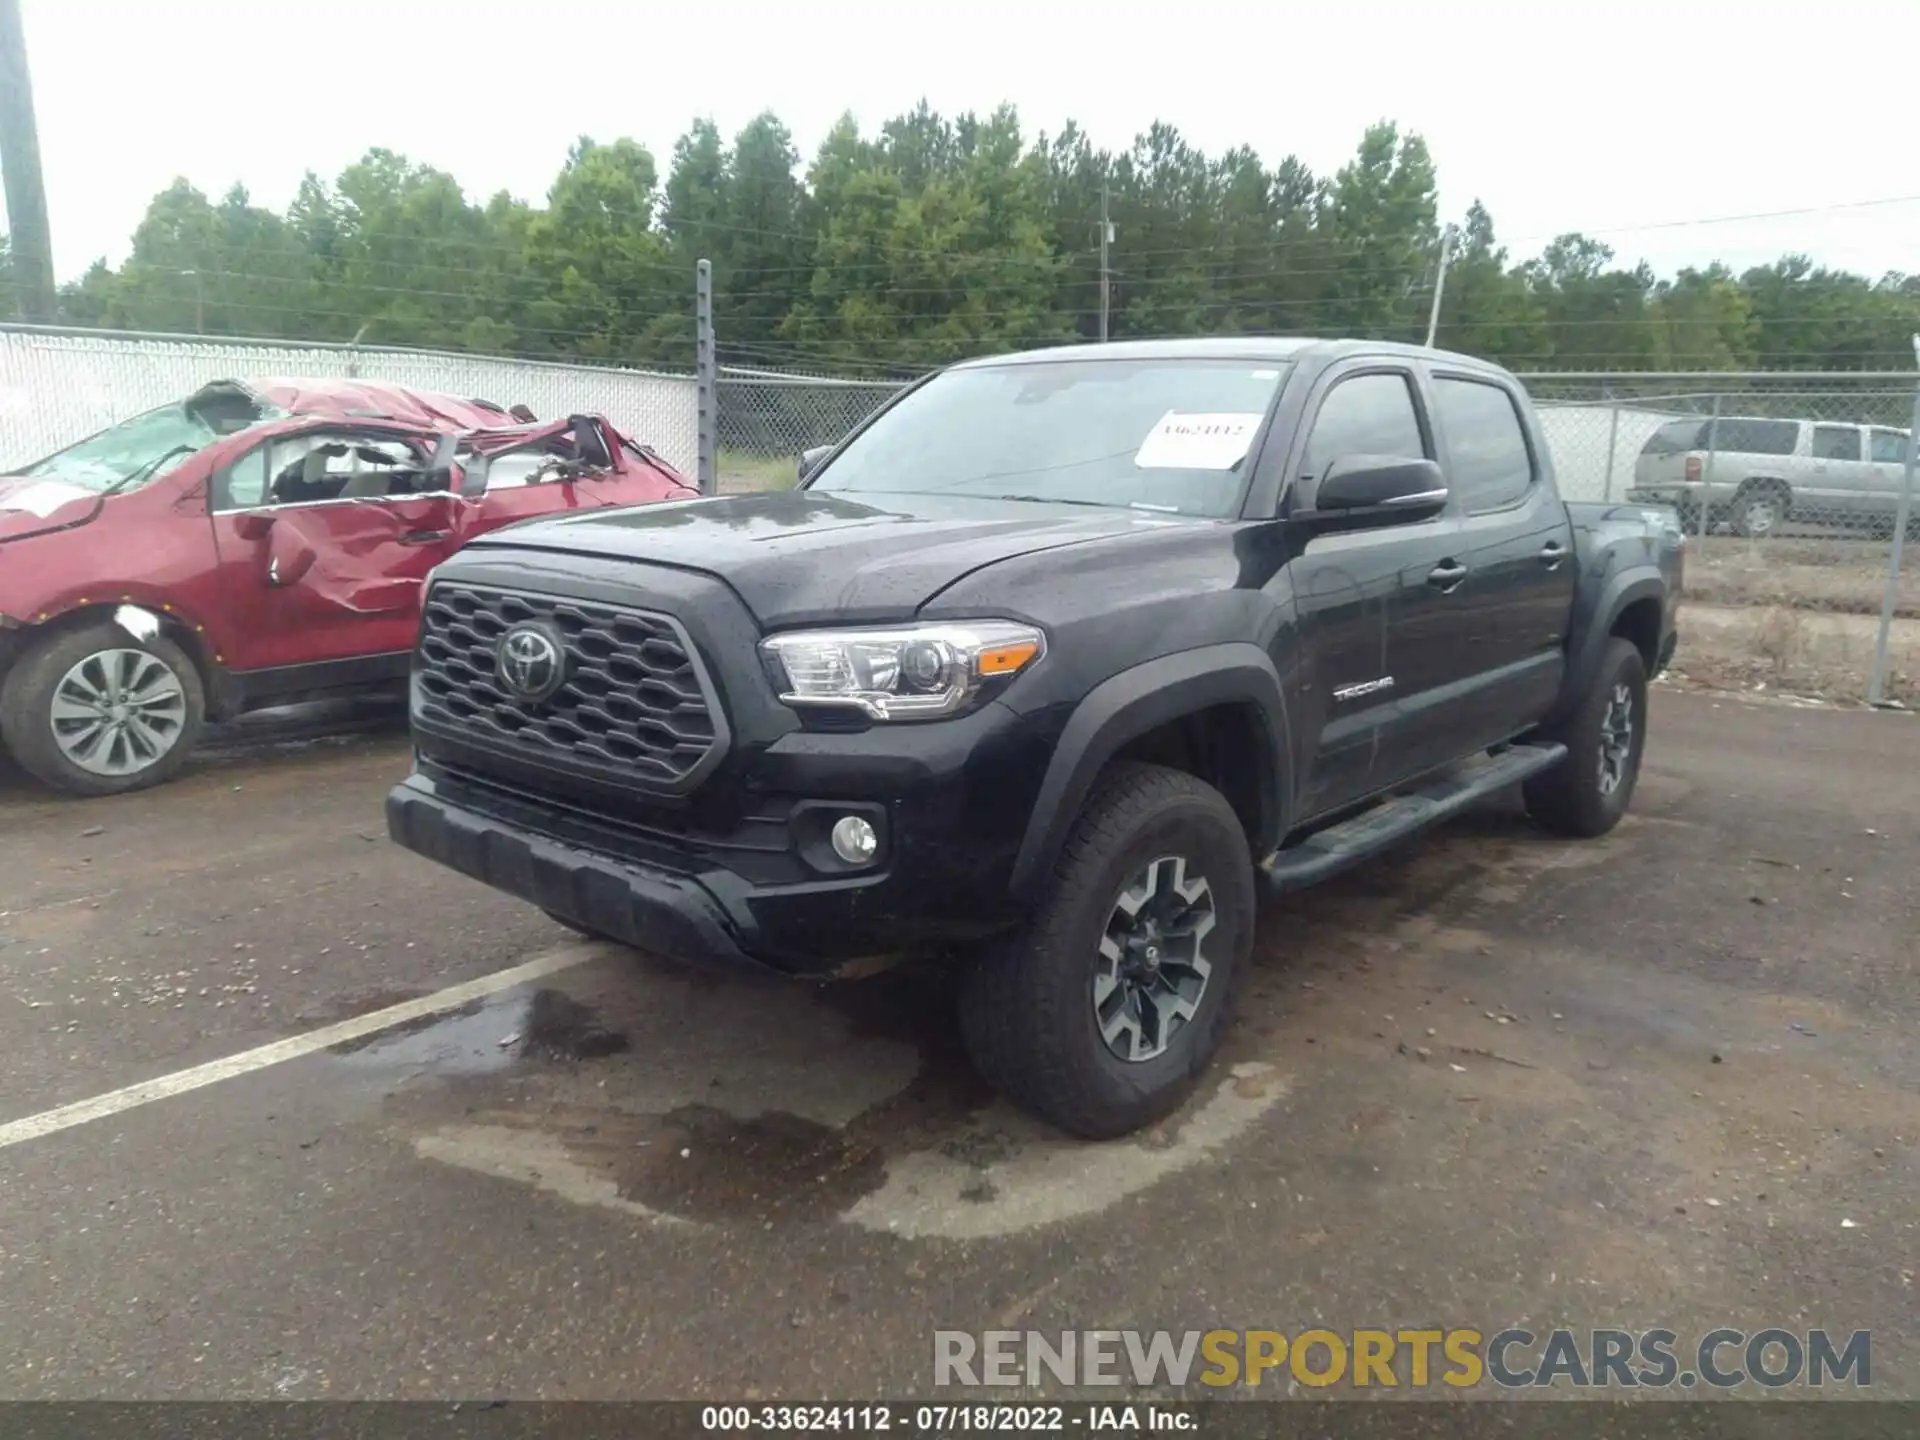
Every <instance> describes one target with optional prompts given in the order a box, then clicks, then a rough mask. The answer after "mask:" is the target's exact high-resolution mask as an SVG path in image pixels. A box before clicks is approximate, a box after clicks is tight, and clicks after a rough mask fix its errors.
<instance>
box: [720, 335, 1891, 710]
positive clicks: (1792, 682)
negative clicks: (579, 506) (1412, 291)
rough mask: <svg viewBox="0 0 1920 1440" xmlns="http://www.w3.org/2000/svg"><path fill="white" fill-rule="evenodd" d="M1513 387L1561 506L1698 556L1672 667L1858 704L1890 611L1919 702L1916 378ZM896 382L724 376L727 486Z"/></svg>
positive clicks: (778, 469) (1887, 663)
mask: <svg viewBox="0 0 1920 1440" xmlns="http://www.w3.org/2000/svg"><path fill="white" fill-rule="evenodd" d="M1521 378H1522V379H1523V380H1524V381H1525V382H1526V384H1527V387H1528V390H1529V391H1530V392H1531V394H1532V395H1533V397H1534V401H1535V404H1536V406H1537V407H1538V409H1539V414H1540V421H1541V425H1542V427H1543V428H1544V430H1545V431H1546V434H1547V440H1548V444H1549V447H1550V449H1551V450H1552V453H1553V460H1554V469H1555V472H1556V474H1557V476H1558V479H1559V484H1560V489H1561V493H1562V494H1563V495H1564V496H1565V497H1566V498H1567V499H1569V500H1575V501H1582V500H1584V501H1601V502H1607V501H1615V502H1639V503H1648V504H1659V505H1668V506H1672V507H1673V508H1674V509H1676V510H1677V511H1678V512H1679V514H1680V517H1681V519H1682V521H1683V523H1684V524H1685V526H1686V529H1687V534H1688V538H1689V546H1690V549H1689V558H1688V562H1687V597H1686V599H1687V605H1688V611H1687V617H1686V622H1685V626H1684V627H1683V628H1684V630H1685V632H1686V639H1685V641H1684V642H1683V649H1682V652H1681V661H1680V664H1681V666H1682V667H1683V673H1689V674H1691V675H1692V676H1693V677H1694V678H1696V679H1699V680H1702V681H1705V682H1708V683H1714V684H1729V685H1739V686H1741V687H1743V688H1749V689H1752V688H1758V689H1767V688H1775V689H1789V690H1793V691H1796V692H1799V693H1802V694H1810V695H1814V696H1825V697H1831V698H1834V699H1847V700H1854V699H1862V698H1865V697H1866V696H1867V695H1868V694H1869V692H1870V691H1871V690H1872V689H1873V677H1874V673H1875V668H1876V664H1877V663H1880V662H1879V659H1878V653H1879V649H1880V646H1881V645H1882V643H1883V641H1882V634H1881V623H1880V617H1881V615H1882V611H1883V607H1886V602H1887V601H1888V599H1889V597H1891V605H1890V607H1887V608H1886V619H1887V625H1886V634H1885V640H1884V644H1885V647H1886V650H1885V660H1884V670H1883V674H1882V684H1881V686H1880V693H1879V694H1876V695H1875V697H1874V698H1876V699H1877V698H1881V696H1882V695H1884V696H1885V697H1887V698H1895V699H1904V700H1907V701H1913V700H1920V566H1901V567H1900V569H1899V570H1896V569H1895V565H1896V562H1897V561H1898V559H1899V557H1898V556H1897V555H1896V553H1895V546H1894V544H1893V539H1894V530H1895V527H1896V524H1897V522H1898V516H1899V507H1900V504H1901V490H1902V486H1903V483H1904V477H1905V472H1906V459H1907V444H1908V429H1909V427H1910V425H1911V423H1912V420H1911V412H1912V410H1913V406H1914V397H1915V379H1914V377H1913V376H1912V375H1911V374H1904V373H1898V372H1885V373H1870V374H1861V373H1839V372H1836V373H1819V374H1793V375H1786V374H1715V375H1581V374H1551V375H1548V374H1541V375H1526V376H1522V377H1521ZM899 388H900V387H899V385H898V384H897V383H895V382H891V381H876V380H849V379H836V378H830V377H824V376H806V375H795V374H789V373H771V372H758V371H742V370H723V371H722V372H721V375H720V381H719V397H720V399H719V428H720V465H719V473H720V488H721V489H722V490H735V491H738V490H756V489H772V488H780V487H784V486H787V485H791V484H792V483H793V481H794V475H795V460H796V458H797V456H798V455H799V453H800V452H801V451H802V450H805V449H807V448H808V447H810V446H813V445H826V444H831V443H833V442H834V441H837V440H839V439H840V438H842V437H843V436H844V435H845V434H846V433H847V432H848V431H849V430H851V429H852V428H853V427H854V426H855V425H857V424H858V423H859V422H860V421H861V420H863V419H865V418H866V417H867V416H868V415H869V414H871V413H872V412H873V411H874V410H875V409H877V408H878V407H879V406H880V405H882V404H884V403H885V402H886V400H887V399H888V398H889V397H890V396H892V395H893V394H894V393H896V392H897V391H898V389H899ZM1916 508H1920V507H1916ZM1909 528H1910V529H1916V528H1920V514H1916V515H1915V516H1914V517H1913V518H1912V519H1911V520H1910V521H1909ZM1685 667H1691V669H1690V670H1688V669H1685Z"/></svg>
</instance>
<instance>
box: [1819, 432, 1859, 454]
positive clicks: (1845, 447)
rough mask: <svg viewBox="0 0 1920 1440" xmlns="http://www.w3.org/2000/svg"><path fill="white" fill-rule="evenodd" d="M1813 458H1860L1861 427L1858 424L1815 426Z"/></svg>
mask: <svg viewBox="0 0 1920 1440" xmlns="http://www.w3.org/2000/svg"><path fill="white" fill-rule="evenodd" d="M1813 458H1814V459H1816V460H1858V459H1859V458H1860V427H1859V426H1857V425H1816V426H1814V427H1813Z"/></svg>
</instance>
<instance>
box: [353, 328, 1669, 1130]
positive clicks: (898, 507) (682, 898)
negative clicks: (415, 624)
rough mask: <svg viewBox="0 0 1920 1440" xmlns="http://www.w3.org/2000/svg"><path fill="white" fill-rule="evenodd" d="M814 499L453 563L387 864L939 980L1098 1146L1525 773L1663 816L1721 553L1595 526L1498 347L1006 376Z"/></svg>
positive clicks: (961, 376) (784, 956) (1652, 518)
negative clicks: (394, 850)
mask: <svg viewBox="0 0 1920 1440" xmlns="http://www.w3.org/2000/svg"><path fill="white" fill-rule="evenodd" d="M801 470H802V475H801V479H800V483H799V485H798V488H796V489H795V490H793V491H791V492H787V493H780V494H763V495H745V496H727V497H714V498H707V499H701V500H694V501H687V502H674V503H667V504H660V505H651V506H646V507H640V508H634V509H626V510H615V511H606V510H602V511H596V512H594V513H592V514H583V515H579V516H573V517H568V518H564V519H549V520H541V521H536V522H532V523H528V524H524V525H519V526H515V527H512V528H509V529H506V530H502V531H499V532H496V533H494V534H491V535H489V536H487V537H485V538H482V539H479V540H476V541H474V542H473V543H471V544H469V545H468V546H467V547H466V548H465V549H463V550H461V551H460V552H458V553H457V554H456V555H454V556H453V557H452V558H451V559H450V560H448V561H447V562H446V563H444V564H442V565H441V566H440V567H439V568H438V569H437V570H436V571H434V573H433V575H432V577H431V579H430V582H429V592H428V595H427V597H426V601H425V608H424V614H423V619H422V624H421V631H420V640H419V648H418V652H417V655H416V658H415V663H414V673H413V682H412V725H413V733H414V744H415V753H416V761H415V766H414V770H413V773H412V775H411V776H410V777H409V778H408V779H407V780H405V781H404V782H403V783H401V784H400V785H399V786H397V787H396V788H395V789H394V790H393V792H392V793H391V795H390V797H389V798H388V801H387V817H388V825H389V829H390V831H391V833H392V835H393V837H394V838H395V839H396V840H397V841H398V842H399V843H400V844H401V845H404V846H406V847H408V848H410V849H413V850H416V851H418V852H420V853H421V854H423V855H427V856H430V857H432V858H433V859H435V860H438V861H441V862H442V863H444V864H446V865H449V866H451V867H453V868H454V869H456V870H459V871H461V872H463V873H465V874H467V875H470V876H473V877H474V878H476V879H479V880H482V881H484V882H485V883H487V884H489V885H492V886H495V887H497V888H499V889H501V890H505V891H507V892H510V893H512V894H514V895H518V896H521V897H523V898H524V899H526V900H529V901H531V902H532V903H533V904H535V905H538V906H541V907H543V908H544V909H546V910H547V911H548V912H549V913H550V914H551V915H553V916H554V917H555V918H557V919H560V920H562V921H564V922H566V923H568V924H570V925H572V926H573V927H574V928H576V929H579V930H583V931H585V932H587V933H589V934H594V935H599V936H605V937H609V938H612V939H615V940H619V941H623V942H626V943H627V944H630V945H633V946H637V947H641V948H643V949H646V950H648V951H652V952H655V953H658V954H662V955H666V956H669V957H673V958H676V959H679V960H684V961H690V962H695V963H700V964H713V963H716V962H730V963H732V964H735V965H738V966H743V967H747V968H750V969H755V970H760V971H768V972H776V973H779V974H783V975H788V976H795V977H804V978H809V979H823V978H827V977H832V976H836V975H852V974H862V973H867V972H869V971H871V970H872V969H873V968H875V967H876V965H878V964H879V963H881V962H883V961H891V960H894V959H898V958H901V957H905V956H912V955H933V956H944V957H950V958H951V959H952V960H953V962H954V963H957V964H961V965H963V966H964V967H965V969H964V973H963V974H962V975H961V976H960V977H959V990H960V994H961V1017H962V1028H963V1030H964V1033H965V1035H966V1039H967V1042H968V1044H969V1046H970V1049H971V1051H972V1054H973V1055H974V1058H975V1061H976V1063H977V1064H978V1066H979V1068H980V1070H981V1071H982V1072H983V1074H984V1075H985V1076H986V1077H987V1078H988V1079H989V1080H991V1081H992V1082H994V1083H995V1084H996V1085H997V1086H998V1087H1000V1089H1001V1090H1002V1091H1003V1092H1004V1093H1006V1094H1007V1095H1009V1096H1010V1097H1011V1098H1012V1099H1014V1100H1015V1101H1016V1102H1017V1103H1019V1104H1021V1105H1023V1106H1025V1107H1027V1108H1028V1109H1030V1110H1032V1111H1034V1112H1036V1113H1038V1114H1039V1115H1041V1116H1043V1117H1045V1118H1046V1119H1048V1120H1050V1121H1052V1122H1054V1123H1055V1124H1056V1125H1058V1126H1060V1127H1062V1128H1063V1129H1065V1130H1068V1131H1070V1132H1073V1133H1075V1134H1078V1135H1083V1136H1088V1137H1099V1136H1111V1135H1117V1134H1121V1133H1124V1132H1126V1131H1129V1130H1132V1129H1134V1128H1136V1127H1138V1126H1140V1125H1143V1124H1145V1123H1147V1122H1149V1121H1151V1120H1154V1119H1156V1118H1158V1117H1160V1116H1162V1115H1164V1114H1166V1113H1167V1112H1168V1111H1169V1110H1171V1109H1172V1108H1173V1107H1174V1106H1175V1105H1176V1104H1177V1103H1178V1102H1179V1100H1180V1099H1181V1098H1182V1095H1183V1093H1184V1092H1185V1090H1186V1089H1187V1087H1188V1085H1189V1084H1190V1082H1191V1081H1192V1080H1193V1078H1194V1077H1195V1076H1196V1075H1197V1074H1198V1073H1199V1072H1200V1070H1201V1069H1202V1068H1203V1067H1204V1066H1205V1065H1206V1064H1207V1062H1208V1060H1209V1058H1210V1057H1211V1055H1212V1054H1213V1052H1214V1050H1215V1048H1216V1046H1217V1045H1218V1043H1219V1039H1220V1035H1221V1030H1222V1026H1223V1022H1224V1021H1225V1019H1226V1016H1227V1013H1228V1010H1229V1007H1230V1001H1231V997H1232V992H1233V989H1234V985H1235V981H1236V979H1237V978H1238V974H1237V972H1239V971H1241V970H1243V969H1244V968H1245V966H1246V965H1247V963H1248V959H1247V957H1248V953H1249V950H1250V948H1251V945H1252V940H1253V929H1254V917H1255V896H1256V892H1257V890H1258V888H1259V887H1261V886H1263V885H1264V886H1266V887H1269V888H1278V889H1291V888H1295V887H1299V886H1303V885H1308V884H1311V883H1313V882H1315V881H1318V880H1320V879H1321V878H1323V877H1325V876H1327V875H1329V874H1332V873H1333V872H1334V871H1336V870H1338V869H1340V868H1341V867H1342V866H1344V865H1346V864H1349V863H1351V862H1353V861H1355V860H1357V859H1360V858H1362V857H1364V856H1367V855H1370V854H1373V853H1376V852H1378V851H1381V850H1383V849H1385V848H1386V847H1387V846H1388V845H1390V844H1392V843H1393V842H1395V841H1397V840H1399V839H1400V838H1402V837H1404V836H1406V835H1409V834H1411V833H1413V832H1414V831H1417V830H1419V829H1422V828H1424V827H1425V826H1427V825H1429V824H1431V823H1433V822H1434V821H1436V820H1439V819H1441V818H1443V817H1445V816H1447V815H1450V814H1453V813H1455V812H1456V811H1458V810H1460V809H1461V808H1463V807H1464V806H1466V805H1467V804H1469V803H1471V802H1472V801H1474V800H1475V799H1477V798H1479V797H1481V796H1485V795H1488V794H1490V793H1492V792H1494V791H1496V790H1501V789H1504V788H1506V787H1509V786H1511V785H1512V784H1514V783H1515V782H1518V783H1520V784H1521V785H1522V786H1523V787H1524V790H1523V793H1524V796H1525V800H1526V803H1527V806H1528V808H1529V810H1530V811H1531V813H1532V815H1533V816H1534V817H1535V819H1536V820H1537V821H1538V822H1539V823H1540V824H1542V825H1544V826H1546V827H1548V828H1549V829H1552V830H1555V831H1559V832H1561V833H1564V834H1570V835H1583V836H1592V835H1599V834H1601V833H1603V832H1604V831H1606V830H1608V829H1610V828H1611V827H1612V826H1613V825H1614V824H1615V822H1616V821H1618V820H1619V818H1620V815H1621V813H1622V811H1624V810H1625V808H1626V806H1627V803H1628V799H1629V797H1630V796H1631V795H1632V793H1633V787H1634V779H1635V776H1636V774H1637V771H1638V768H1639V764H1640V756H1641V748H1642V746H1643V745H1644V744H1645V741H1646V734H1647V710H1646V687H1647V681H1648V678H1649V677H1650V676H1652V675H1654V674H1656V673H1657V672H1658V671H1659V670H1660V668H1661V667H1662V666H1663V665H1665V664H1666V663H1667V661H1668V659H1669V657H1670V655H1671V653H1672V650H1673V645H1674V633H1675V632H1674V613H1675V606H1676V601H1677V597H1678V595H1679V589H1680V573H1681V562H1682V551H1683V547H1684V544H1685V540H1684V538H1683V536H1682V534H1681V531H1680V529H1679V526H1678V523H1677V520H1676V517H1675V516H1674V515H1673V513H1672V512H1671V511H1665V510H1658V509H1647V508H1642V507H1639V506H1623V505H1599V504H1586V505H1579V504H1576V505H1569V504H1565V503H1563V502H1562V501H1561V499H1560V497H1559V495H1558V494H1557V493H1556V491H1555V488H1554V479H1553V464H1552V458H1551V456H1550V455H1549V453H1548V451H1547V446H1546V443H1545V440H1544V438H1543V436H1542V434H1541V430H1540V426H1539V424H1538V423H1537V421H1536V419H1535V416H1534V413H1533V410H1532V408H1531V406H1530V405H1529V403H1528V399H1527V396H1526V393H1525V391H1524V389H1523V388H1522V387H1521V385H1520V384H1519V383H1518V382H1517V381H1516V380H1515V379H1514V378H1513V377H1512V376H1511V375H1509V374H1508V373H1506V372H1505V371H1503V370H1501V369H1499V368H1497V367H1495V366H1492V365H1489V364H1485V363H1482V362H1480V361H1476V360H1472V359H1469V358H1467V357H1464V356H1460V355H1453V354H1447V353H1443V352H1439V351H1434V350H1426V349H1418V348H1411V347H1401V346H1393V345H1388V344H1382V343H1373V342H1361V341H1313V340H1274V339H1231V340H1228V339H1220V340H1203V341H1179V342H1142V343H1121V344H1110V345H1102V346H1086V347H1072V348H1065V349H1056V350H1047V351H1040V352H1035V353H1029V354H1021V355H1010V356H1005V357H1001V358H995V359H986V360H975V361H969V362H966V363H964V364H959V365H955V366H952V367H951V368H949V369H946V370H943V371H940V372H938V373H937V374H934V375H932V376H930V377H928V378H927V379H925V380H923V381H922V382H920V383H919V384H917V385H915V386H913V387H911V388H909V389H907V390H906V391H905V392H904V393H902V394H901V395H899V396H898V397H896V398H895V399H893V400H892V401H891V402H890V403H889V404H887V405H886V406H885V407H884V408H883V409H881V410H880V411H879V412H878V413H877V414H875V415H874V416H872V417H871V418H870V419H869V420H867V421H866V422H865V423H864V424H863V425H862V426H860V428H859V429H857V430H856V431H854V432H853V433H852V434H851V435H849V436H848V437H847V438H846V439H845V440H843V441H842V442H841V443H840V444H839V445H838V446H836V447H833V448H832V450H831V451H830V453H825V454H821V453H819V452H809V453H808V455H806V456H804V457H802V459H801Z"/></svg>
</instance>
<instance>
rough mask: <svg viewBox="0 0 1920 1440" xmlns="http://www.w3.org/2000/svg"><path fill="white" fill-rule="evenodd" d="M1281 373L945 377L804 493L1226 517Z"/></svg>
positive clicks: (1144, 367)
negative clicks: (988, 499)
mask: <svg viewBox="0 0 1920 1440" xmlns="http://www.w3.org/2000/svg"><path fill="white" fill-rule="evenodd" d="M1285 373H1286V370H1285V366H1284V364H1278V363H1262V362H1260V361H1256V360H1061V361H1043V362H1039V363H1024V364H1017V365H997V366H987V367H983V368H981V369H969V370H950V371H947V372H946V373H945V374H942V375H937V376H935V377H934V378H933V379H932V380H929V381H928V382H927V383H926V384H925V385H922V386H921V387H920V388H919V389H918V390H915V391H914V392H913V393H911V394H909V395H907V396H906V397H904V398H903V399H902V400H900V402H899V403H898V404H896V405H894V406H893V407H892V408H891V409H889V410H887V411H886V412H885V413H884V414H882V415H881V416H880V417H879V418H878V419H876V420H875V421H874V422H873V424H872V425H871V426H870V427H868V428H867V429H866V430H864V431H862V432H861V433H860V434H859V435H858V436H857V437H856V438H855V439H854V440H853V441H852V442H851V443H850V444H849V445H848V446H847V448H846V450H845V451H844V452H843V453H841V454H840V455H838V456H836V457H835V458H834V459H833V460H832V461H831V462H830V463H829V464H828V465H827V467H826V468H825V469H824V470H822V471H820V472H819V474H818V476H817V477H816V478H815V479H814V481H813V483H812V484H811V485H810V486H809V487H808V488H810V489H814V490H823V491H830V492H846V493H853V494H858V493H861V492H871V493H892V494H908V495H929V494H940V495H992V496H999V497H1002V498H1006V499H1015V500H1035V501H1051V502H1057V503H1063V504H1077V505H1109V506H1115V507H1120V508H1125V507H1133V508H1136V509H1145V510H1155V511H1167V512H1172V513H1175V514H1181V515H1201V516H1211V517H1215V518H1219V517H1225V516H1230V515H1234V514H1237V513H1238V512H1239V508H1240V496H1241V492H1242V490H1243V488H1244V486H1245V480H1246V476H1245V474H1244V470H1245V465H1244V461H1245V459H1246V456H1247V451H1248V448H1249V446H1251V445H1252V443H1253V437H1254V433H1255V431H1257V430H1258V428H1259V426H1260V422H1261V420H1262V419H1263V418H1264V416H1265V415H1266V412H1267V407H1268V405H1269V404H1271V403H1272V400H1273V397H1274V395H1275V393H1276V392H1278V390H1279V388H1280V381H1281V377H1282V376H1283V375H1284V374H1285Z"/></svg>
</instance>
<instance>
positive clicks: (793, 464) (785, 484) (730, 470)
mask: <svg viewBox="0 0 1920 1440" xmlns="http://www.w3.org/2000/svg"><path fill="white" fill-rule="evenodd" d="M799 462H800V457H799V455H797V454H794V455H755V454H753V453H751V452H750V451H746V450H722V451H721V452H720V462H719V464H718V466H717V467H716V469H717V471H718V474H719V477H720V493H721V494H723V495H741V494H746V493H750V492H752V491H756V490H791V489H792V488H793V484H794V478H795V474H796V471H797V467H798V465H799Z"/></svg>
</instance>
